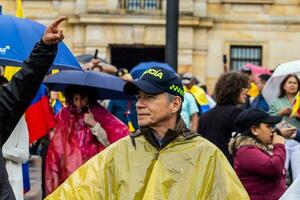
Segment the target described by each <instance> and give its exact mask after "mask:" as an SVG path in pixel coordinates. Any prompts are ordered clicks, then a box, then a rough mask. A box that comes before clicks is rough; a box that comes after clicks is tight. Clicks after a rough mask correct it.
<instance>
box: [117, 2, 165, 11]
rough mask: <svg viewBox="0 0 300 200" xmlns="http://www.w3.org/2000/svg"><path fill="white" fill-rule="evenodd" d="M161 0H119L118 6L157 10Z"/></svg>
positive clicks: (130, 8) (129, 8)
mask: <svg viewBox="0 0 300 200" xmlns="http://www.w3.org/2000/svg"><path fill="white" fill-rule="evenodd" d="M161 1H162V0H119V5H120V8H122V9H128V10H158V9H161Z"/></svg>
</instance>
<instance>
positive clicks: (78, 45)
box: [0, 0, 300, 91]
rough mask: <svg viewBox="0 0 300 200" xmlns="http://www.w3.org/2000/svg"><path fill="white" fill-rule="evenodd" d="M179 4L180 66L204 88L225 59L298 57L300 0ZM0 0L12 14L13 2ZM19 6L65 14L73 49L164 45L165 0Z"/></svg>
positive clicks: (33, 14) (38, 0)
mask: <svg viewBox="0 0 300 200" xmlns="http://www.w3.org/2000/svg"><path fill="white" fill-rule="evenodd" d="M179 2H180V22H179V24H180V26H179V27H180V28H179V50H178V65H179V66H178V71H179V72H186V71H189V72H192V73H193V74H194V75H196V76H197V77H198V79H199V80H200V81H201V82H202V83H204V84H207V85H208V88H209V90H210V91H212V88H213V85H214V83H215V81H216V79H217V78H218V76H219V75H220V74H221V73H223V72H224V59H225V60H227V63H226V67H227V68H228V69H238V68H239V67H240V66H242V65H243V64H244V63H246V62H253V63H256V64H258V65H262V66H266V67H269V68H275V67H276V66H277V65H278V64H280V63H283V62H287V61H290V60H297V59H299V58H300V53H299V52H300V45H299V44H300V0H179ZM0 4H2V6H3V9H2V10H3V13H4V14H12V15H14V12H15V9H16V5H15V1H14V0H0ZM23 8H24V13H25V16H26V17H27V18H31V19H34V20H37V21H39V22H41V23H43V24H48V23H49V22H50V21H51V20H52V19H53V18H55V17H57V16H59V15H66V16H68V21H67V22H66V23H64V24H63V26H64V27H63V28H64V31H65V35H66V37H65V42H66V43H67V44H68V46H69V47H70V48H71V49H72V51H73V53H74V54H75V55H77V54H81V53H93V51H94V50H95V49H96V48H97V49H99V54H100V56H101V57H103V58H106V59H107V60H109V61H111V59H112V57H113V55H112V52H113V51H112V49H113V48H114V47H119V46H121V47H124V46H125V47H138V48H141V49H143V48H144V47H161V48H163V46H164V44H165V14H166V0H23ZM117 56H118V55H117ZM120 56H124V55H120ZM125 59H126V56H125Z"/></svg>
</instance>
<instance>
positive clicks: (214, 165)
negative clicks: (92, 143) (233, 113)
mask: <svg viewBox="0 0 300 200" xmlns="http://www.w3.org/2000/svg"><path fill="white" fill-rule="evenodd" d="M131 137H133V136H131ZM131 137H130V136H128V137H126V138H124V139H121V140H119V141H118V142H116V143H115V144H112V145H111V146H109V147H108V148H107V149H105V150H104V151H102V152H101V153H99V154H98V155H96V156H95V157H93V158H92V159H91V160H89V161H88V162H86V164H84V165H83V166H81V167H80V168H79V169H78V170H77V171H76V172H75V173H73V174H72V175H71V176H70V177H69V178H68V179H67V180H66V181H65V182H64V183H63V184H62V185H61V186H60V187H58V188H57V190H55V191H54V192H53V193H52V194H51V195H49V196H48V197H47V198H46V200H54V199H55V200H68V199H70V200H71V199H72V200H75V199H82V200H91V199H93V200H98V199H99V200H100V199H101V200H113V199H120V200H164V199H170V200H196V199H199V200H200V199H203V200H209V199H211V200H219V199H230V200H234V199H237V200H242V199H249V197H248V194H247V192H246V191H245V189H244V187H243V186H242V184H241V182H240V181H239V179H238V177H237V176H236V174H235V172H234V171H233V169H232V167H231V166H230V164H229V163H228V161H227V159H226V157H225V156H224V155H223V153H222V152H221V151H220V150H219V149H218V148H217V147H216V146H215V145H213V144H212V143H210V142H208V141H207V140H206V139H204V138H202V137H201V136H199V135H196V134H194V135H192V136H191V135H189V136H187V135H186V134H179V135H178V137H176V138H175V139H174V140H172V141H171V142H170V143H169V144H168V145H167V146H166V147H164V148H163V149H161V150H160V151H158V150H157V149H156V148H155V147H153V146H152V145H151V144H150V143H149V142H148V141H147V140H146V139H145V137H144V136H143V135H142V134H139V135H135V136H134V139H133V138H131Z"/></svg>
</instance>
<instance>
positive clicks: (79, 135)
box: [45, 104, 129, 194]
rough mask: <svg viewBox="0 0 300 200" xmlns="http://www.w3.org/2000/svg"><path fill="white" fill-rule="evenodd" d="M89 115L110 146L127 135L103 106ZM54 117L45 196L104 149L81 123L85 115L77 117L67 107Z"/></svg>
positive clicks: (127, 132) (98, 106)
mask: <svg viewBox="0 0 300 200" xmlns="http://www.w3.org/2000/svg"><path fill="white" fill-rule="evenodd" d="M90 111H91V112H92V113H93V115H94V117H95V120H96V121H97V122H99V123H100V125H101V126H102V127H103V129H104V130H105V131H106V134H107V138H108V141H109V142H110V143H113V142H115V141H117V140H119V139H121V138H123V137H125V136H127V135H128V134H129V130H128V127H127V126H126V125H125V124H124V123H123V122H121V121H120V120H119V119H117V118H116V117H115V116H114V115H112V114H111V113H110V112H108V111H107V110H106V109H105V108H103V107H102V106H100V105H97V104H96V105H94V106H92V107H91V108H90ZM57 117H58V122H57V127H56V130H55V134H54V136H53V138H52V139H51V141H50V144H49V147H48V152H47V157H46V167H45V188H46V192H47V194H49V193H51V192H52V191H54V190H55V189H56V188H57V187H58V186H59V185H60V184H61V183H63V182H64V181H65V179H67V178H68V176H69V175H70V174H71V173H73V172H74V171H75V170H76V169H77V168H79V167H80V166H81V165H82V164H84V163H85V162H86V161H87V160H89V159H90V158H91V157H93V156H94V155H96V154H97V153H99V152H100V151H102V150H103V149H105V146H104V145H103V144H101V143H100V142H99V141H98V140H97V138H96V136H94V135H93V134H92V133H91V130H90V127H89V126H88V125H86V124H85V123H84V113H76V112H74V110H72V109H71V107H69V106H68V107H65V108H63V109H62V110H61V111H60V112H59V114H58V116H57Z"/></svg>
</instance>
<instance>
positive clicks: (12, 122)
mask: <svg viewBox="0 0 300 200" xmlns="http://www.w3.org/2000/svg"><path fill="white" fill-rule="evenodd" d="M56 52H57V45H46V44H44V43H43V42H39V43H37V44H36V45H35V47H34V48H33V50H32V52H31V54H30V56H29V58H28V60H27V61H25V62H24V67H22V69H21V70H20V71H19V72H17V73H16V75H15V76H14V77H13V78H12V79H11V81H10V82H9V83H8V84H7V85H5V86H0V131H1V132H0V143H1V147H2V145H3V144H4V143H5V142H6V140H7V138H8V137H9V136H10V134H11V133H12V132H13V129H14V127H15V126H16V124H17V123H18V121H19V119H20V118H21V116H22V115H23V113H24V112H25V110H26V108H27V107H28V106H29V104H30V102H31V100H32V99H33V98H34V96H35V94H36V92H37V91H38V89H39V87H40V84H41V82H42V80H43V78H44V76H45V75H46V73H47V71H48V68H49V67H50V66H51V63H52V62H53V60H54V58H55V55H56ZM1 149H2V148H0V199H1V200H8V199H9V200H11V199H15V197H14V194H13V191H12V189H11V186H10V184H9V182H8V178H7V172H6V169H5V164H4V159H3V155H2V151H1Z"/></svg>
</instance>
